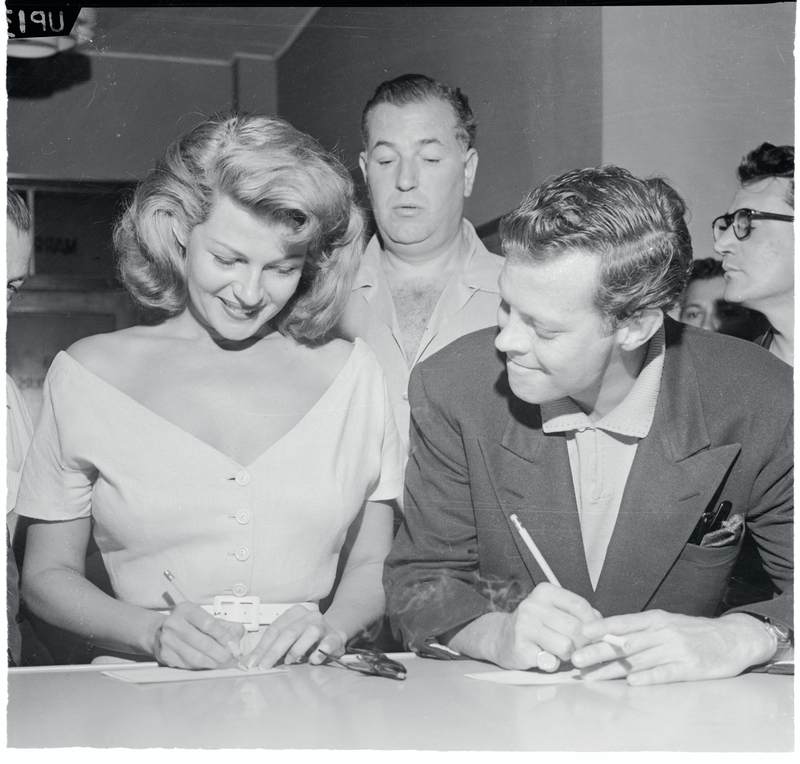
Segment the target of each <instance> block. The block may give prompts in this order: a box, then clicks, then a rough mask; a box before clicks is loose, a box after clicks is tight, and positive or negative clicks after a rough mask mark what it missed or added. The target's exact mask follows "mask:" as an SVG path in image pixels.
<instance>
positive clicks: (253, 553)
mask: <svg viewBox="0 0 800 764" xmlns="http://www.w3.org/2000/svg"><path fill="white" fill-rule="evenodd" d="M362 233H363V220H362V216H361V213H360V211H359V210H358V208H357V207H356V206H355V204H354V202H353V187H352V181H351V180H350V177H349V175H348V174H347V172H346V170H345V169H344V168H343V167H342V166H341V165H340V164H339V163H338V161H337V160H335V159H334V158H333V157H332V156H331V155H329V154H327V153H326V152H325V151H324V150H323V149H322V148H321V147H320V146H319V144H317V143H316V142H315V141H314V140H313V139H312V138H310V137H309V136H307V135H305V134H303V133H300V132H298V131H297V130H295V129H294V128H292V127H291V126H290V125H289V124H287V123H286V122H284V121H282V120H279V119H271V118H267V117H261V116H252V115H241V114H232V115H221V116H216V117H213V118H211V119H209V120H207V121H206V122H204V123H203V124H201V125H199V126H198V127H197V128H196V129H194V130H193V131H192V132H190V133H189V134H188V135H186V136H184V137H183V138H182V139H180V140H178V141H176V142H175V143H174V144H173V145H172V146H171V147H170V148H169V150H168V152H167V155H166V158H165V160H164V161H163V162H161V163H159V164H158V165H157V166H156V167H155V168H154V169H153V170H152V171H151V172H150V173H149V174H148V176H147V177H146V178H145V179H144V180H143V181H142V183H141V184H140V185H139V187H138V188H137V191H136V193H135V195H134V198H133V200H132V203H131V204H130V207H129V208H128V209H127V211H126V212H125V214H124V217H123V218H122V220H121V221H120V223H119V224H118V226H117V230H116V232H115V244H116V246H117V249H118V251H119V254H120V271H121V275H122V279H123V282H124V283H125V285H126V286H127V288H128V290H129V291H130V293H131V294H132V295H133V297H134V298H135V299H136V300H137V301H138V302H139V303H140V304H141V305H142V306H144V307H145V308H149V309H152V310H154V311H155V312H156V313H157V314H158V316H159V317H160V319H159V320H158V321H157V322H156V323H152V324H150V325H145V326H136V327H132V328H129V329H124V330H122V331H118V332H114V333H111V334H105V335H98V336H95V337H89V338H86V339H83V340H81V341H79V342H77V343H76V344H74V345H73V346H72V347H70V348H69V350H68V351H67V352H64V353H61V354H59V355H58V357H57V358H56V359H55V361H54V362H53V365H52V367H51V369H50V371H49V373H48V377H47V380H46V383H45V388H44V406H43V410H42V415H41V420H40V423H39V426H38V427H37V431H36V434H35V436H34V441H33V444H32V447H31V451H30V455H29V458H28V462H27V464H26V467H25V470H24V473H23V477H22V484H21V486H20V492H19V499H18V502H17V511H18V512H19V513H20V514H24V515H28V516H30V517H32V518H37V519H38V522H35V523H33V524H32V526H31V527H30V529H29V531H28V544H27V552H26V558H25V562H24V568H23V596H24V597H25V598H26V600H27V602H28V604H29V606H30V608H31V609H32V610H33V611H34V612H36V613H37V614H39V615H40V616H41V617H42V618H44V619H45V620H48V621H49V622H51V623H53V624H55V625H58V626H61V627H63V628H67V629H70V630H72V631H74V632H76V633H78V634H81V635H83V636H85V637H86V638H88V639H90V640H91V641H93V642H94V644H96V645H99V646H102V647H105V648H108V649H110V650H113V651H116V652H122V653H125V654H138V655H149V656H155V657H156V658H157V659H158V660H159V661H160V662H161V663H164V664H168V665H171V666H179V667H187V668H215V667H219V666H224V665H227V664H229V663H230V662H231V661H232V656H235V657H239V656H241V660H242V661H243V662H245V663H246V664H247V665H248V666H249V667H252V666H255V665H260V666H261V667H263V668H268V667H270V666H272V665H274V664H275V663H276V662H277V661H278V660H280V659H281V658H284V662H285V663H291V662H295V661H298V660H300V659H301V658H303V657H304V656H309V660H310V661H311V662H314V663H319V662H322V661H323V660H324V657H323V655H322V652H321V651H325V652H331V653H334V654H341V653H342V652H343V651H344V648H345V644H346V642H347V641H348V640H349V639H350V638H352V637H353V636H355V635H356V634H357V633H359V632H360V631H361V630H362V629H363V628H364V627H366V626H367V625H368V624H370V623H371V622H372V621H374V620H375V619H376V618H377V617H378V616H379V615H380V614H381V613H382V612H383V605H384V596H383V589H382V586H381V574H382V569H383V559H384V557H385V555H386V554H387V552H388V550H389V547H390V544H391V529H392V504H393V501H394V500H395V499H396V497H397V496H398V495H399V493H400V491H401V487H402V475H401V466H400V465H401V455H400V445H399V439H398V435H397V431H396V428H395V425H394V421H393V418H392V413H391V406H390V405H389V403H388V400H387V396H386V392H385V385H384V381H383V375H382V372H381V371H380V369H379V366H378V364H377V361H376V359H375V357H374V356H373V355H372V353H371V352H370V351H369V350H368V348H367V347H366V345H364V344H363V343H361V342H360V341H356V343H355V345H352V344H350V343H348V342H345V341H343V340H338V339H332V338H331V335H332V330H333V328H334V326H335V325H336V322H337V320H338V318H339V315H340V313H341V310H342V308H343V307H344V304H345V301H346V299H347V295H348V294H349V291H350V287H351V283H352V279H353V276H354V274H355V272H356V269H357V267H358V261H359V258H360V254H361V247H362ZM92 532H93V533H94V537H95V539H96V541H97V544H98V546H99V548H100V550H101V552H102V553H103V559H104V562H105V565H106V567H107V569H108V571H109V575H110V578H111V582H112V585H113V589H114V593H115V597H116V598H111V597H109V596H107V595H105V594H103V593H102V592H101V591H100V590H99V589H97V588H96V587H94V586H93V585H92V584H90V583H89V582H88V581H87V580H86V579H85V578H84V576H83V572H84V567H83V566H84V558H85V553H86V546H87V543H88V540H89V536H90V533H92ZM340 554H341V555H342V560H341V565H340V569H341V575H340V580H339V583H338V586H337V588H336V591H335V593H334V596H333V600H332V603H331V604H330V607H329V608H328V609H327V611H326V612H325V613H324V614H322V613H320V611H319V609H318V608H317V604H318V603H319V601H320V600H322V599H323V598H325V597H326V596H328V595H329V593H330V592H331V590H332V589H333V586H334V579H335V576H336V571H337V564H338V563H340V560H339V558H340ZM165 570H169V571H171V573H172V574H173V575H174V577H175V581H176V583H177V584H178V589H175V587H174V586H173V585H172V584H170V583H169V582H168V581H167V580H166V578H165V576H164V571H165ZM179 591H182V592H183V595H185V597H186V598H187V599H186V600H185V601H184V599H183V595H181V594H178V592H179ZM253 597H257V598H258V600H257V601H256V600H253V599H252V598H253ZM215 598H217V606H216V609H215V608H214V602H215ZM219 598H222V599H221V600H220V599H219ZM176 602H177V603H178V604H177V605H176V606H174V607H171V605H174V604H175V603H176ZM287 606H289V607H288V608H287ZM165 611H166V612H165ZM214 612H216V613H217V614H218V615H219V614H220V613H227V615H226V619H223V618H221V617H214V615H213V613H214ZM276 615H277V616H278V617H277V619H276V620H275V616H276ZM236 621H239V622H236ZM270 622H271V625H267V624H270ZM245 629H247V634H245ZM243 635H244V636H243Z"/></svg>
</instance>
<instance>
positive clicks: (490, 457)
mask: <svg viewBox="0 0 800 764" xmlns="http://www.w3.org/2000/svg"><path fill="white" fill-rule="evenodd" d="M666 324H667V326H666V340H667V343H666V358H665V362H664V371H663V375H662V380H661V389H660V392H659V398H658V404H657V407H656V412H655V417H654V420H653V425H652V427H651V430H650V433H649V434H648V436H647V437H646V438H644V439H643V440H642V441H640V443H639V446H638V449H637V453H636V457H635V460H634V463H633V466H632V468H631V472H630V475H629V478H628V482H627V485H626V488H625V492H624V496H623V499H622V504H621V507H620V512H619V516H618V519H617V523H616V527H615V529H614V533H613V536H612V538H611V542H610V544H609V546H608V552H607V556H606V560H605V565H604V567H603V570H602V573H601V575H600V579H599V581H598V583H597V590H596V591H595V590H593V589H592V585H591V583H590V580H589V573H588V570H587V566H586V559H585V555H584V551H583V542H582V537H581V529H580V523H579V518H578V509H577V504H576V500H575V492H574V489H573V484H572V476H571V472H570V466H569V458H568V455H567V447H566V441H565V439H564V437H563V435H562V434H557V433H556V434H550V435H548V434H545V433H544V432H543V431H542V422H541V413H540V409H539V406H537V405H533V404H529V403H525V402H523V401H521V400H520V399H518V398H516V397H515V396H514V395H513V394H512V393H511V392H510V389H509V387H508V381H507V377H506V373H505V361H504V357H502V356H501V355H500V354H498V353H497V351H496V350H495V348H494V344H493V341H494V337H495V335H496V331H497V330H496V329H494V328H493V329H486V330H481V331H478V332H474V333H473V334H469V335H466V336H465V337H462V338H461V339H460V340H457V341H456V342H454V343H452V344H451V345H449V346H448V347H446V348H444V349H443V350H442V351H440V352H439V353H437V354H436V355H434V356H432V357H431V358H429V359H428V360H427V361H425V362H423V363H422V364H419V365H418V366H417V367H416V368H415V369H414V372H413V374H412V378H411V385H410V399H411V409H412V424H411V443H412V453H411V458H410V461H409V465H408V469H407V472H406V497H405V519H404V523H403V526H402V527H401V529H400V531H399V534H398V536H397V539H396V541H395V544H394V547H393V549H392V551H391V553H390V555H389V557H388V559H387V561H386V572H385V576H384V583H385V585H386V590H387V610H388V612H389V616H390V619H391V621H392V625H393V629H394V630H395V633H400V634H402V637H403V638H404V640H405V642H406V643H407V644H410V645H411V646H412V647H413V648H414V649H424V644H425V642H426V641H429V640H431V639H433V638H435V637H437V636H438V635H440V634H443V633H444V632H446V631H450V630H453V629H457V628H459V627H462V626H464V625H466V624H467V623H469V622H470V621H472V620H474V619H475V618H477V617H478V616H480V615H483V614H484V613H487V612H491V611H493V610H498V609H502V610H507V611H510V610H512V609H513V608H515V607H516V605H517V604H518V603H519V602H520V601H521V599H522V598H524V597H525V596H526V595H527V594H528V593H529V592H530V591H531V590H532V589H533V587H534V586H535V585H536V584H538V583H540V582H542V581H545V580H546V577H545V576H544V574H543V573H542V571H541V569H540V567H539V566H538V564H537V563H536V561H535V559H534V558H533V556H532V555H531V553H530V552H529V551H528V549H527V548H526V547H525V545H524V543H523V542H522V540H521V539H520V537H519V535H518V533H517V532H516V530H514V529H513V528H512V524H511V522H510V520H509V519H508V518H509V516H510V515H511V514H514V513H516V514H517V516H518V517H519V519H520V521H521V522H522V524H523V525H524V526H525V527H526V528H527V529H528V531H529V532H530V534H531V536H532V537H533V539H534V540H535V541H536V544H537V545H538V547H539V549H540V550H541V552H542V554H543V555H544V557H545V559H546V560H547V561H548V563H549V564H550V567H551V568H552V569H553V572H554V573H555V574H556V576H557V577H558V579H559V582H560V583H561V585H562V586H563V587H564V588H566V589H569V590H571V591H573V592H576V593H577V594H580V595H581V596H582V597H584V598H586V599H587V600H588V601H589V602H590V603H591V604H592V605H593V606H594V607H595V608H597V610H599V611H600V613H602V614H603V615H604V616H610V615H615V614H620V613H631V612H638V611H642V610H646V609H655V608H660V609H663V610H666V611H670V612H675V613H684V614H687V615H698V616H709V617H710V616H714V615H718V614H720V612H722V611H724V610H725V609H726V608H725V604H724V597H725V593H726V589H727V587H728V584H729V581H730V579H731V571H732V569H733V567H734V564H735V562H736V560H737V558H738V556H739V554H740V551H741V547H742V537H741V536H740V537H739V538H735V539H733V540H732V541H731V543H730V544H728V545H726V546H723V547H721V548H705V547H700V546H696V545H688V544H687V541H688V539H689V537H690V536H691V534H692V531H693V529H694V528H695V525H696V524H697V522H698V520H699V518H700V515H701V514H702V513H703V511H704V510H705V509H706V508H707V507H709V505H717V504H718V503H719V502H721V501H726V500H727V501H730V502H731V503H732V504H733V509H732V510H731V515H730V516H731V517H733V516H734V515H735V514H737V513H738V514H743V515H745V516H746V528H747V533H749V534H752V538H753V540H754V541H755V543H756V545H757V547H758V550H759V553H760V555H761V558H762V561H763V565H764V568H765V570H766V571H767V573H768V574H769V576H770V578H771V579H772V582H773V583H774V587H775V593H776V595H777V596H775V597H774V598H772V599H769V598H767V599H766V600H764V601H760V602H756V603H753V604H748V605H746V606H743V607H739V608H737V609H738V610H742V611H745V612H750V613H753V614H759V615H764V616H771V617H775V618H777V619H778V620H780V621H783V622H784V623H787V624H791V623H792V595H791V586H792V580H793V550H792V533H793V496H792V488H793V453H792V409H793V394H792V372H791V369H790V367H789V366H787V365H786V364H784V363H783V362H781V361H779V360H777V359H776V358H775V357H774V356H772V355H771V354H769V353H767V352H765V351H764V350H763V349H761V348H758V347H756V346H755V345H753V344H751V343H746V342H744V341H741V340H738V339H734V338H731V337H725V336H722V335H719V334H712V333H711V332H706V331H703V330H700V329H695V328H693V327H688V326H685V325H683V324H677V323H676V322H674V321H671V320H669V319H667V322H666Z"/></svg>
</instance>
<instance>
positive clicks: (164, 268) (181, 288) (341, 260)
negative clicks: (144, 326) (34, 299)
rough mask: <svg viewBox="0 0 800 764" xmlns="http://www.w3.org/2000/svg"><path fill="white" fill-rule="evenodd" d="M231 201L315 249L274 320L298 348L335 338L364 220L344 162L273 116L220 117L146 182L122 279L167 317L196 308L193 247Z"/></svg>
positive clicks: (128, 221) (117, 240)
mask: <svg viewBox="0 0 800 764" xmlns="http://www.w3.org/2000/svg"><path fill="white" fill-rule="evenodd" d="M220 195H223V196H227V197H229V198H230V199H231V200H233V201H234V202H236V203H237V204H239V205H241V206H242V207H244V208H245V209H247V210H249V211H250V212H252V213H254V214H256V215H259V216H264V217H265V218H266V219H268V220H269V221H272V222H274V223H276V224H280V225H282V226H285V227H286V229H287V230H289V231H291V233H290V236H289V238H290V239H291V241H292V242H296V243H302V244H307V245H308V254H307V257H306V261H305V265H304V266H303V273H302V276H301V278H300V282H299V284H298V287H297V290H296V292H295V294H294V295H293V296H292V298H291V299H290V300H289V302H288V303H287V304H286V306H285V307H284V308H283V310H281V312H280V313H279V314H278V315H277V316H275V317H274V318H273V319H272V320H271V321H270V323H271V324H272V325H273V326H274V327H275V328H276V329H277V330H278V331H280V332H281V333H282V334H285V335H287V336H290V337H292V338H294V339H295V340H297V341H298V342H304V343H312V344H317V343H320V342H324V341H326V340H327V339H328V338H330V337H331V336H332V335H333V330H334V327H335V326H336V324H337V322H338V320H339V318H340V316H341V313H342V312H343V310H344V307H345V304H346V302H347V299H348V296H349V294H350V290H351V288H352V284H353V280H354V278H355V275H356V272H357V270H358V267H359V264H360V260H361V254H362V251H363V245H364V241H363V238H364V216H363V213H362V212H361V210H360V209H359V207H358V206H357V205H356V204H355V202H354V200H353V195H354V188H353V181H352V179H351V177H350V175H349V173H348V172H347V170H346V169H345V168H344V166H343V165H342V164H341V162H339V160H338V159H336V158H335V157H334V156H333V155H332V154H330V153H329V152H327V151H325V150H324V149H323V148H322V146H320V145H319V143H317V141H315V140H314V139H313V138H311V137H310V136H308V135H306V134H305V133H302V132H300V131H299V130H296V129H295V128H293V127H292V126H291V125H290V124H289V123H288V122H286V121H285V120H282V119H278V118H274V117H265V116H261V115H255V114H246V113H236V112H234V113H225V114H216V115H214V116H212V117H210V118H209V119H207V120H206V121H204V122H203V123H201V124H200V125H198V126H197V127H196V128H195V129H194V130H192V131H191V132H190V133H187V134H186V135H184V136H183V137H182V138H179V139H178V140H176V141H175V142H174V143H172V145H171V146H170V147H169V148H168V149H167V152H166V156H165V157H164V159H163V160H162V161H159V162H158V163H157V164H156V165H155V167H154V168H153V169H152V170H150V172H149V173H148V174H147V176H146V177H145V178H144V180H142V182H141V183H140V184H139V185H138V186H137V188H136V190H135V192H134V194H133V197H132V199H131V201H130V203H129V205H128V207H127V209H126V210H125V212H124V213H123V215H122V217H121V219H120V220H119V222H118V223H117V225H116V227H115V230H114V244H115V246H116V249H117V252H118V255H119V264H118V265H119V272H120V278H121V279H122V282H123V283H124V284H125V286H126V287H127V289H128V291H129V292H130V293H131V295H132V297H133V298H134V299H135V300H136V301H137V302H138V303H139V304H140V305H141V306H142V307H144V308H145V309H148V310H150V311H155V312H156V313H157V314H159V315H161V316H173V315H176V314H178V313H180V312H182V311H183V310H184V309H185V308H186V305H187V303H188V300H189V296H188V290H187V285H186V267H185V250H184V248H183V246H182V245H181V241H184V242H185V241H188V238H189V234H190V233H191V231H192V229H193V228H194V227H195V226H196V225H199V224H200V223H203V222H205V220H207V219H208V216H209V214H210V212H211V208H212V206H213V204H214V200H215V199H216V198H218V197H219V196H220Z"/></svg>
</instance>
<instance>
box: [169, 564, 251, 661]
mask: <svg viewBox="0 0 800 764" xmlns="http://www.w3.org/2000/svg"><path fill="white" fill-rule="evenodd" d="M164 577H165V578H166V579H167V581H169V582H170V583H171V584H172V586H173V587H174V589H175V591H176V592H178V594H180V596H181V597H182V598H183V599H184V600H186V602H191V600H190V599H189V598H188V597H187V596H186V595H185V594H184V592H183V590H182V589H181V588H180V586H178V582H177V581H176V580H175V575H174V574H173V573H171V572H170V571H169V570H165V571H164ZM228 650H229V651H230V653H231V655H232V656H233V657H234V658H236V663H237V665H238V666H239V668H240V669H241V670H242V671H249V670H250V669H248V668H247V666H245V665H244V664H243V663H242V662H241V661H240V660H239V658H241V657H242V653H241V651H240V650H239V648H238V646H237V645H236V643H235V642H234V641H233V640H231V641H230V642H229V643H228Z"/></svg>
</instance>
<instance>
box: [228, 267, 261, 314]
mask: <svg viewBox="0 0 800 764" xmlns="http://www.w3.org/2000/svg"><path fill="white" fill-rule="evenodd" d="M262 275H263V274H262V271H261V270H260V269H258V270H256V269H252V270H249V271H248V272H247V274H246V275H245V276H244V277H243V278H242V279H241V280H240V281H239V282H238V283H237V287H238V288H235V289H234V290H233V291H234V294H235V295H236V297H237V298H238V299H239V300H240V301H241V302H242V303H244V305H246V306H247V307H253V306H254V305H258V304H259V303H260V302H261V300H262V297H263V296H264V288H263V281H262Z"/></svg>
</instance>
